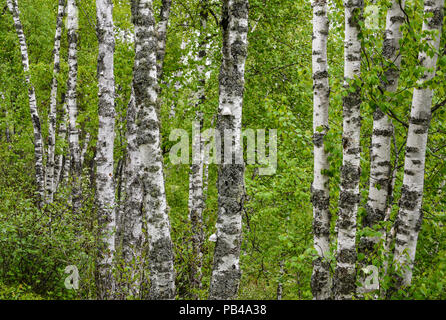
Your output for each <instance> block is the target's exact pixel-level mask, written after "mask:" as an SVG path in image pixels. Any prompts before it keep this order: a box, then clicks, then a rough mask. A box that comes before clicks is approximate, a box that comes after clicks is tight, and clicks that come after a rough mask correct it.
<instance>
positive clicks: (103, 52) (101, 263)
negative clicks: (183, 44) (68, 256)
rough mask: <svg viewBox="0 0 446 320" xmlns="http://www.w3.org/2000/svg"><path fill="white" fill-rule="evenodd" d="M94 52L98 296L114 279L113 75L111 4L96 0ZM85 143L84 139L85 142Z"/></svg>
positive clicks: (110, 290)
mask: <svg viewBox="0 0 446 320" xmlns="http://www.w3.org/2000/svg"><path fill="white" fill-rule="evenodd" d="M96 21H97V26H96V30H97V36H98V43H99V54H98V68H97V70H98V87H99V91H98V97H99V106H98V114H99V130H98V142H97V147H96V152H97V153H96V158H95V160H96V166H97V170H96V203H97V209H98V225H99V228H100V248H99V252H98V258H97V271H98V279H97V290H98V298H99V299H110V298H113V297H114V291H115V281H114V279H113V274H112V264H113V257H114V253H115V227H116V211H115V210H116V208H115V184H114V176H113V174H114V172H113V166H114V158H113V151H114V140H115V76H114V71H113V66H114V58H113V54H114V51H115V39H114V32H113V3H112V1H111V0H96ZM86 144H88V140H87V141H86Z"/></svg>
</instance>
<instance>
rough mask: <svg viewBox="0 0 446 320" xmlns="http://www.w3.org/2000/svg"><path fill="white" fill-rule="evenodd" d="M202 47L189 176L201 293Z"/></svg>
mask: <svg viewBox="0 0 446 320" xmlns="http://www.w3.org/2000/svg"><path fill="white" fill-rule="evenodd" d="M206 3H207V1H206V0H201V2H200V4H201V7H202V9H201V12H200V24H201V30H200V32H199V35H200V36H201V35H203V34H205V32H206V22H207V12H206V11H205V10H206V8H205V6H206ZM199 43H200V47H201V48H202V49H201V50H200V51H199V52H198V57H197V61H199V63H200V65H199V66H198V68H197V69H198V74H199V78H200V79H199V80H198V81H199V88H198V92H197V98H198V101H197V102H196V104H195V109H196V110H195V122H194V132H193V137H192V139H193V143H192V164H191V167H190V174H189V219H190V221H191V223H192V247H193V249H192V252H193V256H194V261H193V263H192V266H191V275H190V277H191V285H192V288H195V289H201V287H202V283H201V277H202V273H201V266H202V264H203V252H202V246H203V243H204V232H203V210H204V207H205V202H204V195H203V191H204V188H203V183H204V181H203V174H204V141H203V139H202V138H201V130H202V127H203V111H202V110H201V108H202V107H203V104H204V102H205V99H206V96H205V84H206V80H207V79H206V73H205V65H204V64H206V49H205V48H206V43H205V41H200V42H199Z"/></svg>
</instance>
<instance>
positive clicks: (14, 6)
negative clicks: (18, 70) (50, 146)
mask: <svg viewBox="0 0 446 320" xmlns="http://www.w3.org/2000/svg"><path fill="white" fill-rule="evenodd" d="M7 5H8V8H9V10H11V12H12V16H13V19H14V27H15V29H16V33H17V37H18V38H19V44H20V52H21V56H22V65H23V72H24V73H25V81H26V84H27V85H28V99H29V110H30V113H31V120H32V124H33V131H34V158H35V160H34V165H35V173H36V184H37V193H38V195H39V200H38V202H39V206H42V204H43V202H44V196H45V173H44V168H43V152H44V151H43V139H42V131H41V127H40V117H39V113H38V110H37V100H36V92H35V90H34V86H33V84H32V83H31V77H30V75H29V56H28V47H27V44H26V39H25V34H24V32H23V25H22V22H21V21H20V10H19V4H18V1H17V0H8V1H7Z"/></svg>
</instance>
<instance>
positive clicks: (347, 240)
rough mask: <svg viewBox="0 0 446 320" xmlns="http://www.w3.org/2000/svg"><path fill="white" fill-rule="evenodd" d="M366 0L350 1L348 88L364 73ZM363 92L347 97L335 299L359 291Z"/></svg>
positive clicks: (346, 3) (347, 11) (347, 17)
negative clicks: (361, 23) (362, 26)
mask: <svg viewBox="0 0 446 320" xmlns="http://www.w3.org/2000/svg"><path fill="white" fill-rule="evenodd" d="M363 6H364V2H363V0H346V1H344V8H345V44H344V78H345V82H344V87H345V89H346V90H348V89H349V88H350V87H351V86H355V85H354V84H351V83H350V82H351V81H353V79H355V78H357V77H359V76H360V75H361V41H360V39H359V34H360V31H361V30H360V26H359V20H360V19H362V10H363ZM360 105H361V92H360V88H359V87H357V86H355V87H354V90H353V92H351V91H348V93H347V95H346V96H345V97H344V98H343V133H342V142H343V156H342V167H341V186H340V196H339V213H338V220H337V222H336V226H337V230H338V248H337V256H336V260H337V264H336V269H335V274H334V278H333V295H334V298H335V299H351V298H352V295H353V294H354V292H355V291H356V284H355V281H356V269H355V263H356V216H357V212H358V204H359V177H360V170H361V168H360V153H361V147H360V130H361V115H360Z"/></svg>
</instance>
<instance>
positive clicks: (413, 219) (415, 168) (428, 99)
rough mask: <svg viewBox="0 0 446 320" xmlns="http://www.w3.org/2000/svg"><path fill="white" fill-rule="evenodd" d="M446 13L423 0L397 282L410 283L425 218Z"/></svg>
mask: <svg viewBox="0 0 446 320" xmlns="http://www.w3.org/2000/svg"><path fill="white" fill-rule="evenodd" d="M443 15H444V0H425V1H424V22H423V28H422V31H423V34H425V36H424V39H423V43H426V44H427V45H428V47H426V48H428V49H427V50H426V49H422V50H421V51H420V53H419V55H418V60H419V64H420V65H421V66H422V67H423V69H424V74H423V76H422V77H421V79H419V80H418V82H417V87H416V88H415V89H414V91H413V97H412V107H411V112H410V120H409V130H408V136H407V143H406V154H405V161H404V178H403V186H402V188H401V199H400V202H399V211H398V216H397V218H396V221H395V231H396V238H395V251H394V261H395V263H396V268H397V270H398V271H399V274H398V279H397V281H396V284H395V286H396V287H397V288H400V287H402V286H408V285H410V283H411V281H412V270H413V264H414V260H415V252H416V247H417V240H418V233H419V231H420V229H421V223H422V220H423V213H422V208H421V206H422V200H423V189H424V169H425V160H426V145H427V137H428V130H429V125H430V120H431V106H432V96H433V90H432V89H431V88H429V86H428V85H427V84H426V82H428V81H429V80H431V79H432V78H433V77H434V76H435V68H436V64H437V58H438V50H439V46H440V38H441V30H442V24H443Z"/></svg>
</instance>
